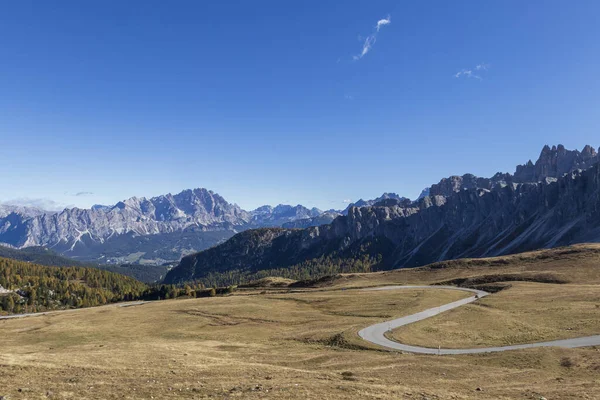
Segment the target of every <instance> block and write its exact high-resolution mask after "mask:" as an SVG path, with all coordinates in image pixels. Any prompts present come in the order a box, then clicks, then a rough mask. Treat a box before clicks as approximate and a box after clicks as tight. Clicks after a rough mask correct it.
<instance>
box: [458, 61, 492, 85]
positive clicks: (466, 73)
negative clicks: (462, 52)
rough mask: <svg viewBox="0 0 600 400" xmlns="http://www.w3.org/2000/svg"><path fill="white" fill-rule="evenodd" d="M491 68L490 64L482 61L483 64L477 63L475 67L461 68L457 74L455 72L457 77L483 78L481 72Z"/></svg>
mask: <svg viewBox="0 0 600 400" xmlns="http://www.w3.org/2000/svg"><path fill="white" fill-rule="evenodd" d="M489 68H490V64H485V63H481V64H477V65H476V66H475V68H473V69H461V70H460V71H458V72H457V73H456V74H454V77H455V78H461V77H463V78H474V79H477V80H480V81H481V80H483V78H482V76H481V73H482V72H485V71H487V70H488V69H489ZM474 71H479V72H477V73H476V72H474Z"/></svg>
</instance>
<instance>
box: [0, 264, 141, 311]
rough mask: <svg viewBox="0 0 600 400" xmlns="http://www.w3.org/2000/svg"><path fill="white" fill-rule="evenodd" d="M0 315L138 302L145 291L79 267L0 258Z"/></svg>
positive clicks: (116, 277) (133, 283) (133, 282)
mask: <svg viewBox="0 0 600 400" xmlns="http://www.w3.org/2000/svg"><path fill="white" fill-rule="evenodd" d="M0 286H1V287H3V288H4V289H5V290H8V291H10V292H9V293H4V294H0V312H2V311H3V312H5V313H22V312H38V311H46V310H54V309H62V308H79V307H91V306H97V305H102V304H108V303H113V302H117V301H124V300H135V299H139V298H140V297H142V296H143V295H144V293H145V292H146V291H147V290H148V287H147V286H146V285H145V284H143V283H141V282H139V281H137V280H135V279H133V278H129V277H126V276H123V275H119V274H115V273H112V272H108V271H103V270H100V269H93V268H83V267H46V266H42V265H37V264H32V263H29V262H23V261H17V260H11V259H6V258H0Z"/></svg>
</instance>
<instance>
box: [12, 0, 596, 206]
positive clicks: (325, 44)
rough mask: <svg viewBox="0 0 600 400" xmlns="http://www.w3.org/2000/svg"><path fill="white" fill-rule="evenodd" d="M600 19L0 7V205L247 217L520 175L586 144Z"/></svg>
mask: <svg viewBox="0 0 600 400" xmlns="http://www.w3.org/2000/svg"><path fill="white" fill-rule="evenodd" d="M598 15H600V2H597V1H585V0H579V1H577V2H569V1H552V0H544V1H542V0H532V1H527V2H524V1H512V0H502V1H500V0H497V1H486V2H476V1H467V0H465V1H459V2H448V1H427V0H422V1H416V0H415V1H386V0H381V1H377V2H365V1H344V2H334V1H323V0H319V1H312V0H310V1H308V0H307V1H302V2H288V1H260V0H258V1H252V2H250V1H222V2H209V1H202V2H199V1H173V2H164V1H143V2H142V1H127V2H123V1H86V2H81V1H67V0H63V1H60V2H43V1H25V0H22V1H13V2H8V1H4V2H0V159H1V160H2V162H1V163H0V173H1V176H2V179H1V181H0V182H1V183H2V190H1V191H0V201H13V202H14V201H22V202H25V201H26V200H27V202H35V201H37V200H38V199H42V200H43V201H45V202H49V201H53V202H55V203H54V204H55V205H57V206H64V205H77V206H80V207H88V206H90V205H92V204H94V203H101V204H113V203H115V202H116V201H118V200H120V199H124V198H128V197H131V196H134V195H136V196H146V197H150V196H154V195H159V194H163V193H168V192H172V193H176V192H179V191H181V190H183V189H186V188H193V187H206V188H209V189H212V190H214V191H216V192H218V193H220V194H221V195H223V196H224V197H225V198H226V199H227V200H229V201H231V202H236V203H238V204H239V205H240V206H242V207H244V208H248V209H250V208H254V207H257V206H259V205H262V204H277V203H293V204H297V203H302V204H304V205H307V206H317V207H320V208H323V209H329V208H343V207H344V206H345V204H344V200H348V199H349V200H357V199H358V198H361V197H362V198H373V197H376V196H378V195H380V194H381V193H382V192H384V191H388V192H390V191H391V192H397V193H399V194H401V195H405V196H407V197H416V196H417V195H418V194H419V192H420V190H421V189H422V188H423V187H425V186H428V185H430V184H431V183H434V182H437V181H438V180H439V179H441V178H442V177H445V176H449V175H452V174H463V173H466V172H470V173H474V174H476V175H481V176H490V175H492V174H493V173H495V172H497V171H503V172H513V171H514V167H515V165H516V164H518V163H523V162H526V161H527V160H528V159H530V158H533V159H534V160H535V158H537V156H538V154H539V151H540V150H541V148H542V146H543V145H544V144H546V143H547V144H558V143H562V144H564V145H565V146H566V147H567V148H582V147H583V145H585V144H591V145H593V146H594V147H597V146H598V145H600V137H599V135H598V132H599V127H600V112H598V110H600V78H599V77H598V75H599V74H598V71H599V70H600V68H599V67H600V40H599V39H600V24H598V23H597V18H598ZM378 22H379V25H378ZM388 22H389V23H388ZM378 27H379V29H378ZM365 46H366V50H367V51H366V52H365ZM477 66H479V69H478V68H477ZM469 71H470V72H469ZM457 74H458V77H457Z"/></svg>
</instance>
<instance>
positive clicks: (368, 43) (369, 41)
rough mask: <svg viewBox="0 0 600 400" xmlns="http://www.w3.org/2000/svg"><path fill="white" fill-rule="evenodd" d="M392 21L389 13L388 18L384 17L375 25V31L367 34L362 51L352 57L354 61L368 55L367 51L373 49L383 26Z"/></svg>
mask: <svg viewBox="0 0 600 400" xmlns="http://www.w3.org/2000/svg"><path fill="white" fill-rule="evenodd" d="M391 23H392V19H391V17H390V16H389V15H388V16H387V18H383V19H380V20H379V21H377V25H375V31H374V32H373V33H372V34H370V35H369V36H367V37H366V39H365V41H364V42H363V47H362V51H361V52H360V54H358V55H355V56H354V57H352V58H353V59H354V61H357V60H360V59H361V58H363V57H364V56H366V55H367V53H368V52H369V51H370V50H371V48H372V47H373V45H374V44H375V42H376V41H377V35H378V34H379V30H380V29H381V28H382V27H383V26H385V25H389V24H391Z"/></svg>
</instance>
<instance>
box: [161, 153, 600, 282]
mask: <svg viewBox="0 0 600 400" xmlns="http://www.w3.org/2000/svg"><path fill="white" fill-rule="evenodd" d="M598 161H599V160H598V155H597V154H596V152H595V150H594V149H593V148H592V147H591V146H586V147H585V148H584V151H582V152H579V151H569V150H566V149H564V147H563V146H560V145H559V146H558V147H552V148H550V147H549V146H545V147H544V148H543V149H542V152H541V154H540V157H539V159H538V160H537V161H536V163H535V164H534V163H531V162H529V163H527V164H525V166H524V167H517V171H516V173H515V174H514V175H513V174H504V173H498V174H496V175H494V176H493V177H492V178H478V177H475V176H473V175H470V174H467V175H463V176H462V177H450V178H446V179H442V181H440V183H439V184H436V185H432V186H431V188H430V190H429V194H424V195H423V196H422V197H421V198H420V199H419V200H417V201H414V202H410V201H405V200H403V199H395V198H388V199H382V200H381V201H379V202H376V203H375V204H373V205H366V206H363V207H356V206H352V207H350V208H349V209H348V210H347V215H342V216H339V217H337V218H335V219H334V220H333V222H331V223H330V224H328V225H321V226H314V227H307V228H305V229H300V230H290V229H261V230H255V231H246V232H244V233H241V234H238V235H236V236H234V237H233V238H231V239H230V240H228V241H227V242H225V243H223V244H221V245H219V246H216V247H213V248H211V249H210V250H207V251H203V252H200V253H197V254H193V255H190V256H187V257H184V258H183V259H182V260H181V262H180V264H179V265H178V266H177V267H175V268H174V269H172V270H171V271H170V272H169V273H168V274H167V277H166V279H165V282H167V283H174V282H182V281H186V280H203V279H210V280H212V281H216V280H218V281H219V282H221V283H227V282H229V283H235V282H237V281H242V280H244V279H247V278H249V277H260V276H261V275H260V274H261V271H266V272H265V273H269V274H282V275H285V276H287V277H292V276H293V277H301V276H303V274H305V273H306V271H307V270H306V268H311V269H312V270H313V271H317V272H316V273H319V272H318V271H327V272H328V273H332V272H333V273H335V272H336V271H337V272H340V270H344V269H343V268H346V267H345V265H346V266H347V265H350V264H351V263H352V262H353V261H355V260H364V261H361V263H360V264H359V265H355V264H353V265H354V267H353V268H358V270H359V271H364V270H373V269H375V270H381V269H390V268H400V267H415V266H419V265H424V264H428V263H431V262H435V261H442V260H447V259H454V258H462V257H483V256H496V255H503V254H508V253H515V252H521V251H527V250H534V249H539V248H546V247H555V246H561V245H569V244H573V243H581V242H600V165H599V163H598ZM527 179H531V181H526V180H527ZM524 180H525V181H524ZM365 257H367V258H365ZM336 268H337V269H338V270H336Z"/></svg>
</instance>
